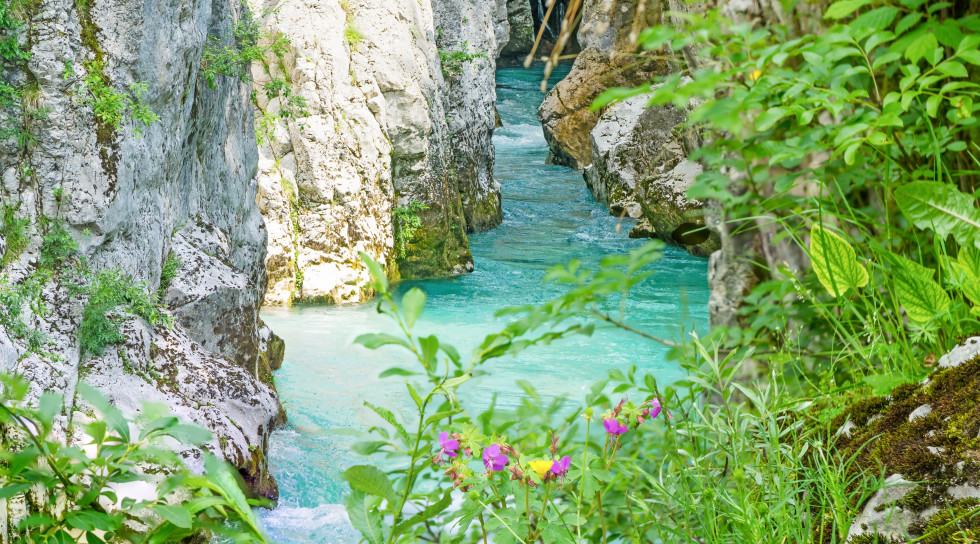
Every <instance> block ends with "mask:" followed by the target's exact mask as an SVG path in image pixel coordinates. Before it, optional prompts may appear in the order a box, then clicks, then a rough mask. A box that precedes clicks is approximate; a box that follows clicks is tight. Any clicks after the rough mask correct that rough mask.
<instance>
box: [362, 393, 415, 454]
mask: <svg viewBox="0 0 980 544" xmlns="http://www.w3.org/2000/svg"><path fill="white" fill-rule="evenodd" d="M364 406H367V407H368V408H370V409H371V411H372V412H374V413H375V414H378V417H380V418H381V419H383V420H385V421H387V422H388V424H389V425H391V426H392V427H394V428H395V430H396V431H398V434H400V435H401V436H402V438H404V439H405V443H406V444H410V443H411V440H409V438H408V433H407V432H406V431H405V428H404V427H402V424H401V423H398V420H397V419H395V414H393V413H391V410H388V409H387V408H383V407H381V406H375V405H373V404H371V403H370V402H367V401H364Z"/></svg>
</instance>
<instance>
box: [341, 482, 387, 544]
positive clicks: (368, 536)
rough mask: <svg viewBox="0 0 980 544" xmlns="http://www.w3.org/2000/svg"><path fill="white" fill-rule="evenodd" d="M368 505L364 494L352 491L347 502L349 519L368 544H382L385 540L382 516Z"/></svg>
mask: <svg viewBox="0 0 980 544" xmlns="http://www.w3.org/2000/svg"><path fill="white" fill-rule="evenodd" d="M367 503H368V498H367V497H366V496H365V495H364V493H363V492H361V491H358V490H356V489H355V490H353V491H351V494H350V495H348V496H347V501H346V506H347V517H348V518H350V524H351V525H352V526H353V527H354V528H355V529H357V530H358V532H360V533H361V536H363V537H364V540H366V541H367V542H368V544H381V543H382V542H384V540H385V537H384V531H383V530H382V528H381V514H379V513H378V511H377V510H376V509H373V508H369V507H368V504H367Z"/></svg>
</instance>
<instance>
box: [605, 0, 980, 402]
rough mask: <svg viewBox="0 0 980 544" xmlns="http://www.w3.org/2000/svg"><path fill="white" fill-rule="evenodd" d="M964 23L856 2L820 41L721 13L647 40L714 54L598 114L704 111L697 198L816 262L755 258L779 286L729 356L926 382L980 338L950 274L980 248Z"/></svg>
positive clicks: (834, 17) (825, 376)
mask: <svg viewBox="0 0 980 544" xmlns="http://www.w3.org/2000/svg"><path fill="white" fill-rule="evenodd" d="M947 8H948V9H946V8H942V7H937V5H934V4H933V3H924V2H921V1H918V0H903V1H885V2H873V3H872V2H865V1H854V0H845V1H839V2H835V3H833V4H832V5H831V6H830V7H829V8H828V10H827V12H826V13H825V18H826V22H827V24H828V25H830V28H829V29H828V30H827V31H826V32H823V33H820V34H816V35H814V34H805V35H798V34H796V29H795V28H793V27H783V26H779V25H775V26H769V27H764V28H756V27H753V26H752V24H749V23H733V22H731V21H728V20H726V19H725V18H724V17H723V16H722V15H721V14H720V12H718V11H717V10H709V11H708V12H706V14H705V15H704V16H703V17H690V18H688V19H686V20H685V22H684V24H682V25H680V26H679V27H676V28H675V27H670V26H659V27H654V28H650V29H647V30H644V31H643V32H641V34H640V36H639V42H640V44H641V45H642V46H643V47H644V48H646V49H648V50H651V51H655V50H659V49H662V48H664V47H666V46H669V48H670V50H672V51H680V50H682V49H684V48H686V47H690V48H691V50H695V51H700V53H701V56H700V57H698V64H697V65H693V64H692V65H687V64H685V65H684V66H683V67H682V68H683V69H682V70H681V71H680V72H678V73H676V74H671V75H668V76H664V77H659V78H657V79H656V80H654V81H652V82H651V83H650V84H648V85H644V86H641V87H638V88H636V89H618V90H611V91H609V92H607V93H604V94H603V95H602V96H601V97H600V98H599V100H597V102H596V104H595V105H594V106H595V107H601V106H602V105H604V104H607V103H608V102H610V101H612V100H617V99H621V98H623V97H625V96H629V95H635V94H643V93H649V96H650V101H651V103H653V104H666V103H672V104H674V105H675V106H677V107H684V108H686V107H688V105H689V104H690V105H691V107H692V108H693V111H692V112H691V114H690V126H691V128H692V129H696V130H700V131H702V133H703V134H704V139H705V141H707V142H710V145H706V146H705V147H704V148H702V149H701V150H700V151H699V152H698V153H697V158H698V159H700V161H701V162H702V163H703V164H704V165H705V173H704V174H703V175H701V176H700V177H699V179H698V181H697V183H696V184H695V186H694V187H692V189H691V190H690V195H691V196H692V197H696V198H710V199H715V200H717V201H719V202H720V203H721V204H722V206H723V209H724V214H725V217H724V220H725V221H727V222H729V223H730V226H729V230H730V231H738V232H740V233H743V234H741V235H742V236H746V235H751V233H752V232H753V231H754V230H757V229H759V230H761V229H771V230H769V231H770V232H774V233H775V237H774V238H773V239H772V240H771V242H766V243H774V244H780V245H784V246H791V247H792V246H795V248H796V249H798V250H801V251H803V252H806V253H808V254H809V256H810V257H811V265H812V270H806V269H804V270H793V269H791V268H789V267H781V266H780V264H781V263H779V262H773V263H771V265H772V266H773V268H767V267H766V266H767V264H769V263H767V262H766V257H765V255H764V253H765V251H764V250H763V251H760V252H759V254H758V255H755V254H752V255H746V256H745V258H746V259H747V260H750V261H755V262H757V263H761V266H758V267H757V268H756V270H757V271H758V273H759V276H760V280H761V281H760V282H759V284H758V286H757V287H756V289H755V291H754V292H753V293H751V294H749V296H748V297H747V298H746V302H747V306H746V307H745V308H744V309H743V310H742V312H741V314H740V316H741V319H742V320H743V323H742V325H743V326H744V329H742V328H741V327H740V328H739V329H731V330H728V331H719V332H717V333H716V334H727V336H728V340H727V341H728V343H729V347H736V346H742V347H744V348H749V347H754V348H757V349H759V350H760V351H762V352H764V353H766V354H769V355H768V356H767V357H766V358H765V359H766V363H767V364H770V365H773V367H774V368H780V367H781V365H784V364H785V363H787V362H792V361H797V360H798V359H799V358H800V357H802V358H803V360H804V361H805V364H804V365H802V367H801V369H802V370H803V373H804V376H801V377H803V378H804V379H808V380H822V383H823V385H831V384H836V385H840V384H846V383H852V384H860V383H864V378H866V377H870V376H874V375H878V374H886V375H887V374H897V375H899V376H904V377H906V378H909V379H913V378H916V377H918V376H921V375H922V374H923V373H924V370H923V366H922V361H923V360H925V359H928V358H929V357H930V354H937V353H942V352H944V351H946V350H948V349H949V348H951V347H952V345H953V343H954V342H955V339H956V338H960V337H962V336H964V335H968V334H973V333H976V332H980V321H978V319H977V312H976V311H975V304H976V302H975V300H976V299H975V298H971V294H972V295H975V294H977V293H973V291H974V289H972V288H971V287H967V285H968V284H967V283H966V282H963V281H959V280H958V279H957V274H951V273H950V272H951V271H952V270H955V269H956V265H955V264H954V263H955V262H957V259H958V258H961V256H962V255H963V254H964V252H965V251H967V249H968V248H973V247H976V244H977V243H978V241H980V229H978V225H980V215H978V213H977V210H976V196H975V195H974V194H972V192H973V190H974V188H975V185H974V181H973V179H974V175H975V172H976V171H977V168H978V167H980V162H978V160H977V158H976V157H977V152H978V151H980V147H978V144H980V141H978V139H977V138H978V135H980V124H978V122H977V115H976V114H977V111H978V105H976V104H975V103H974V97H975V95H976V93H977V91H978V89H980V85H978V84H977V83H976V77H975V74H976V73H977V70H978V68H977V66H978V65H980V49H978V48H980V37H978V36H977V32H978V31H980V16H978V15H977V14H976V13H970V12H968V11H962V9H963V8H953V7H950V6H947ZM958 10H959V11H958ZM795 16H796V14H791V15H789V16H788V18H787V19H786V20H791V19H792V18H793V17H795ZM692 58H693V57H692ZM971 74H973V76H971ZM688 78H689V79H688ZM723 171H728V172H739V173H740V174H739V175H740V176H742V175H744V178H745V181H744V182H742V181H739V182H737V183H733V182H732V180H731V178H730V177H729V176H728V175H724V174H722V172H723ZM831 225H832V226H833V228H834V233H833V234H831V231H830V230H827V229H825V228H823V226H831ZM767 236H770V235H769V234H760V237H762V238H765V237H767ZM808 239H809V240H808ZM825 253H826V255H825ZM826 257H830V259H827V258H826ZM908 262H913V263H915V264H916V265H917V266H919V267H920V268H923V269H924V270H925V272H922V273H919V274H916V273H913V271H911V270H910V267H909V266H906V264H907V263H908ZM896 263H899V264H896ZM896 266H897V268H896ZM920 272H921V271H920ZM907 317H908V318H909V319H911V321H912V323H911V326H907V324H906V318H907ZM790 354H793V355H790ZM841 360H850V361H852V362H851V363H850V364H848V365H846V366H838V363H839V361H841Z"/></svg>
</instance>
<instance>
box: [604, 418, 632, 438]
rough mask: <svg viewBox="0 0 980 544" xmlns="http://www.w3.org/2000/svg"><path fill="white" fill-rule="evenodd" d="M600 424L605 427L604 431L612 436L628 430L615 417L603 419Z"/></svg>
mask: <svg viewBox="0 0 980 544" xmlns="http://www.w3.org/2000/svg"><path fill="white" fill-rule="evenodd" d="M602 425H603V426H604V427H605V428H606V432H607V433H609V434H611V435H613V436H619V435H621V434H623V433H625V432H626V431H628V430H629V429H628V428H627V427H626V425H623V424H622V423H620V422H619V420H618V419H616V418H609V419H603V420H602Z"/></svg>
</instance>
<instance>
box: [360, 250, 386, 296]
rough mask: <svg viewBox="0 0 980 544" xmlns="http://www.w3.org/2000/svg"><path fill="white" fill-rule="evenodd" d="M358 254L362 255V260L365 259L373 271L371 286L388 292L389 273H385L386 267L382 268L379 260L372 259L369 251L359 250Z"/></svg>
mask: <svg viewBox="0 0 980 544" xmlns="http://www.w3.org/2000/svg"><path fill="white" fill-rule="evenodd" d="M357 254H358V255H360V256H361V260H362V261H364V264H366V265H367V267H368V271H369V272H370V273H371V287H373V288H374V290H375V291H377V292H378V293H387V292H388V275H387V274H385V271H384V268H381V265H380V264H378V261H375V260H374V259H372V258H371V256H370V255H368V254H367V253H364V252H363V251H358V252H357Z"/></svg>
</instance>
